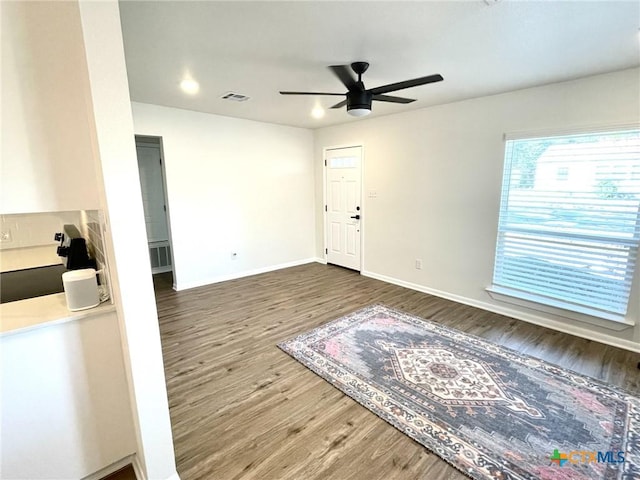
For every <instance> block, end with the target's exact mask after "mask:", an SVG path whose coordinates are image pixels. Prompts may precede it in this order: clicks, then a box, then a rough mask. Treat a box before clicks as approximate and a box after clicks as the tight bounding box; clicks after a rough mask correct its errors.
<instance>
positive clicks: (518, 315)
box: [360, 271, 640, 353]
mask: <svg viewBox="0 0 640 480" xmlns="http://www.w3.org/2000/svg"><path fill="white" fill-rule="evenodd" d="M360 274H361V275H362V276H364V277H369V278H373V279H376V280H381V281H383V282H386V283H391V284H393V285H398V286H399V287H405V288H408V289H410V290H416V291H418V292H422V293H427V294H429V295H433V296H436V297H440V298H445V299H447V300H452V301H454V302H457V303H462V304H464V305H469V306H471V307H476V308H480V309H482V310H486V311H489V312H493V313H497V314H500V315H505V316H507V317H511V318H515V319H517V320H522V321H524V322H528V323H533V324H535V325H539V326H541V327H547V328H550V329H552V330H557V331H559V332H563V333H568V334H570V335H575V336H576V337H581V338H586V339H588V340H593V341H596V342H599V343H604V344H606V345H611V346H612V347H618V348H622V349H624V350H629V351H632V352H638V353H640V345H639V344H638V343H637V342H633V341H631V340H626V339H623V338H617V337H613V336H611V335H606V334H604V333H601V332H596V331H594V330H591V329H588V328H583V327H580V326H576V325H566V324H564V323H561V322H557V321H554V320H551V319H548V318H544V317H541V316H539V315H534V314H527V313H523V312H519V311H517V310H514V309H512V308H509V307H501V306H497V305H492V304H490V303H487V302H481V301H478V300H473V299H469V298H467V297H463V296H461V295H456V294H453V293H449V292H444V291H441V290H436V289H433V288H428V287H425V286H423V285H418V284H416V283H412V282H406V281H404V280H400V279H397V278H394V277H389V276H387V275H381V274H379V273H375V272H371V271H362V272H360Z"/></svg>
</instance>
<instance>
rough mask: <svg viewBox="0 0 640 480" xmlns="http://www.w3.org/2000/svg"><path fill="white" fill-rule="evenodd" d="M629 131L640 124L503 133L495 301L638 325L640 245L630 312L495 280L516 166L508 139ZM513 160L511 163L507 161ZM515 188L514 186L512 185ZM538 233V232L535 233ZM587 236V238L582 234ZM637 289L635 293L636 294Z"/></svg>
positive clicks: (608, 324) (613, 325)
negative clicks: (508, 191) (503, 219)
mask: <svg viewBox="0 0 640 480" xmlns="http://www.w3.org/2000/svg"><path fill="white" fill-rule="evenodd" d="M628 130H636V131H640V123H630V124H616V125H605V126H602V125H599V126H586V127H576V128H567V129H545V130H537V131H527V132H510V133H505V134H504V135H503V142H502V154H503V169H502V176H501V181H500V202H499V204H498V205H499V210H498V216H497V217H498V218H497V221H496V242H495V250H494V256H493V264H492V276H491V284H490V286H488V287H487V288H486V291H487V292H488V294H489V295H490V297H491V298H493V299H494V300H498V301H501V302H505V303H509V304H513V305H517V306H522V307H527V308H529V309H532V310H536V311H541V312H545V313H551V314H554V315H556V316H561V317H565V318H569V319H573V320H579V321H582V322H586V323H591V324H595V325H598V326H602V327H605V328H609V329H613V330H623V329H625V328H628V327H629V326H633V325H635V324H636V322H635V320H634V318H633V317H634V316H637V315H638V313H640V309H637V308H636V307H635V306H632V305H631V303H632V302H633V301H634V300H637V299H638V298H637V297H640V295H638V291H637V290H638V284H639V283H640V244H639V245H638V246H637V247H636V248H637V251H638V254H637V256H636V261H635V265H633V277H632V281H631V290H630V293H629V298H628V303H627V312H626V314H625V315H622V314H616V313H609V312H604V311H603V310H600V309H598V308H589V307H584V306H580V305H576V304H573V303H571V302H570V301H566V302H563V301H561V300H555V299H553V298H550V297H545V296H544V295H539V294H536V293H528V292H525V291H524V290H522V291H519V290H517V289H511V288H508V287H502V286H499V285H495V284H494V283H493V281H494V280H495V273H496V265H497V262H498V258H497V253H498V242H499V237H500V235H501V229H500V220H501V218H500V216H501V213H502V210H503V202H506V201H507V199H508V195H507V198H505V191H504V187H505V175H507V174H508V173H507V172H508V171H509V175H510V169H511V168H512V163H511V162H512V161H513V159H512V158H509V159H507V158H506V157H507V151H508V149H507V145H508V143H507V142H508V141H516V140H535V139H546V138H554V137H563V136H572V135H576V136H578V135H590V134H593V135H597V134H605V133H614V132H623V131H628ZM507 162H509V164H507ZM509 187H511V185H509ZM532 233H535V232H532ZM580 238H585V237H580ZM634 292H635V294H634Z"/></svg>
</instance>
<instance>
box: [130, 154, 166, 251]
mask: <svg viewBox="0 0 640 480" xmlns="http://www.w3.org/2000/svg"><path fill="white" fill-rule="evenodd" d="M136 151H137V153H138V167H139V169H140V186H141V188H142V203H143V206H144V217H145V222H146V224H147V240H148V241H149V243H152V242H161V241H167V240H169V229H168V227H167V214H166V211H165V208H166V207H165V204H164V182H163V179H162V163H161V157H160V148H159V147H155V146H149V147H147V146H142V145H136Z"/></svg>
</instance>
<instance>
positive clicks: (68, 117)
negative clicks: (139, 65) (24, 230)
mask: <svg viewBox="0 0 640 480" xmlns="http://www.w3.org/2000/svg"><path fill="white" fill-rule="evenodd" d="M0 12H1V14H2V29H1V31H2V69H1V72H2V77H1V78H2V81H1V82H0V83H1V93H0V95H1V98H2V102H1V103H2V142H0V143H1V144H2V147H1V158H2V160H1V161H0V212H1V213H25V212H56V211H65V210H82V209H96V208H98V195H97V189H96V172H95V167H94V162H93V155H92V151H91V143H90V142H89V124H90V123H89V120H90V119H89V117H88V115H87V99H86V98H85V96H84V95H83V92H85V91H86V82H87V76H86V62H85V59H84V49H83V41H82V29H81V28H80V23H79V21H78V18H79V13H78V5H77V3H76V2H2V4H1V5H0ZM62 165H64V167H63V166H62Z"/></svg>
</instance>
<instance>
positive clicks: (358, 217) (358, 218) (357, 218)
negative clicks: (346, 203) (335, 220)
mask: <svg viewBox="0 0 640 480" xmlns="http://www.w3.org/2000/svg"><path fill="white" fill-rule="evenodd" d="M349 218H355V219H356V220H360V215H354V216H353V217H349Z"/></svg>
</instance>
